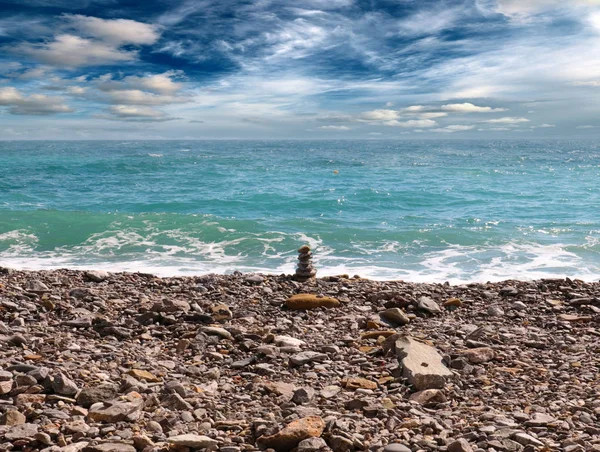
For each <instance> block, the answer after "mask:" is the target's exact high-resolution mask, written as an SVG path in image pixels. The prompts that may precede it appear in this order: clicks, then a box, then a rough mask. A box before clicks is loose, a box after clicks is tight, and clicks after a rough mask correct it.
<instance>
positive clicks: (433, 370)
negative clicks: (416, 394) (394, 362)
mask: <svg viewBox="0 0 600 452" xmlns="http://www.w3.org/2000/svg"><path fill="white" fill-rule="evenodd" d="M395 347H396V355H397V356H398V359H399V360H400V364H402V372H403V376H404V378H406V379H407V380H408V382H409V383H410V384H412V385H413V386H414V387H415V388H417V389H418V390H419V391H422V390H424V389H440V388H443V387H444V385H445V384H446V380H448V379H449V378H452V377H453V375H454V374H453V373H452V372H450V370H448V368H447V367H446V366H444V364H443V363H442V356H441V355H440V354H439V353H438V352H437V350H436V349H435V348H433V347H431V346H430V345H427V344H424V343H422V342H419V341H417V340H415V339H413V338H412V337H409V336H400V337H398V338H397V339H396V342H395Z"/></svg>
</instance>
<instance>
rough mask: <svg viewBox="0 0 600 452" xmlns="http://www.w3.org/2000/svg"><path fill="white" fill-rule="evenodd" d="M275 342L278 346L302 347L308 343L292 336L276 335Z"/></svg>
mask: <svg viewBox="0 0 600 452" xmlns="http://www.w3.org/2000/svg"><path fill="white" fill-rule="evenodd" d="M273 342H274V343H275V345H277V346H278V347H302V346H303V345H306V342H304V341H303V340H301V339H296V338H295V337H290V336H275V338H274V339H273Z"/></svg>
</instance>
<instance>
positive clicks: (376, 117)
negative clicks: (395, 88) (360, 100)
mask: <svg viewBox="0 0 600 452" xmlns="http://www.w3.org/2000/svg"><path fill="white" fill-rule="evenodd" d="M399 117H400V114H399V113H398V112H397V111H396V110H386V109H379V110H371V111H366V112H364V113H362V114H361V115H360V118H359V119H361V120H363V121H393V120H394V119H398V118H399Z"/></svg>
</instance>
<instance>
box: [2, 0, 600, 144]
mask: <svg viewBox="0 0 600 452" xmlns="http://www.w3.org/2000/svg"><path fill="white" fill-rule="evenodd" d="M450 137H452V138H478V139H501V138H540V137H546V138H573V139H575V138H595V137H600V0H568V1H567V0H452V1H450V0H449V1H444V0H436V1H433V0H302V1H300V2H294V1H289V0H254V1H252V0H162V1H158V0H145V1H144V2H140V1H138V0H128V1H121V0H8V1H7V0H0V139H4V140H15V139H227V138H239V139H246V138H248V139H253V138H254V139H269V138H273V139H279V138H289V139H329V138H331V139H340V138H350V139H357V138H365V139H369V138H371V139H378V138H381V139H385V138H410V139H424V138H450Z"/></svg>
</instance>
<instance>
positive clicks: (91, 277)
mask: <svg viewBox="0 0 600 452" xmlns="http://www.w3.org/2000/svg"><path fill="white" fill-rule="evenodd" d="M109 276H110V275H109V274H108V272H106V271H104V270H91V271H87V272H85V277H86V278H87V280H88V281H92V282H96V283H99V282H102V281H105V280H106V279H108V277H109Z"/></svg>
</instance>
